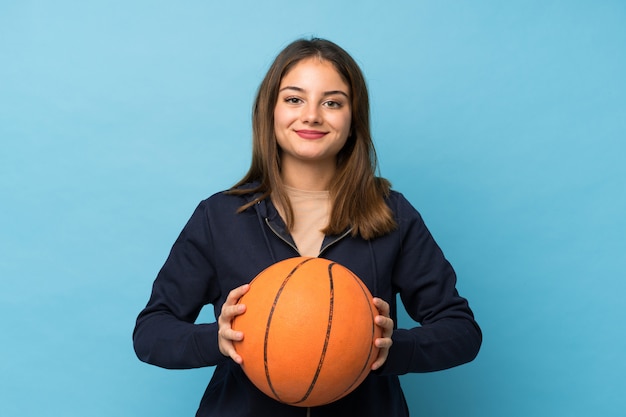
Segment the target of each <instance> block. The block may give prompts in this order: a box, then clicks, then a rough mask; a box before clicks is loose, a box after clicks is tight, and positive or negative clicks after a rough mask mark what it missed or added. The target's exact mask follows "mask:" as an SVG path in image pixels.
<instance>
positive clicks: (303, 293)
mask: <svg viewBox="0 0 626 417" xmlns="http://www.w3.org/2000/svg"><path fill="white" fill-rule="evenodd" d="M239 303H242V304H245V305H246V307H247V310H246V312H245V313H244V314H242V315H240V316H237V317H236V318H235V319H234V320H233V323H232V327H233V329H235V330H239V331H242V332H243V334H244V339H243V341H241V342H236V343H235V348H236V350H237V353H239V354H240V355H241V357H242V358H243V364H242V367H243V370H244V372H245V373H246V375H247V376H248V378H249V379H250V380H251V381H252V382H253V383H254V385H256V386H257V388H259V389H260V390H261V391H263V392H264V393H265V394H267V395H268V396H270V397H272V398H274V399H276V400H278V401H281V402H283V403H286V404H290V405H294V406H301V407H312V406H318V405H323V404H327V403H330V402H333V401H336V400H338V399H340V398H342V397H343V396H345V395H347V394H349V393H350V392H351V391H353V390H354V389H355V388H356V387H357V386H358V385H359V384H360V383H361V382H363V380H364V379H365V377H366V376H367V375H368V373H369V372H370V368H371V366H372V363H374V361H375V359H376V357H377V356H378V348H376V347H375V346H374V339H375V338H377V337H380V335H381V331H380V328H379V327H378V326H376V325H375V323H374V317H375V316H376V315H378V312H377V310H376V307H375V306H374V305H373V303H372V295H371V294H370V292H369V290H368V289H367V287H366V286H365V285H364V284H363V282H361V280H360V279H359V278H358V277H357V276H356V275H355V274H353V273H352V272H351V271H350V270H348V269H347V268H345V267H343V266H341V265H339V264H338V263H336V262H332V261H329V260H327V259H322V258H304V257H297V258H291V259H286V260H284V261H282V262H278V263H276V264H274V265H272V266H270V267H268V268H267V269H265V270H264V271H262V272H261V273H260V274H259V275H257V276H256V278H254V280H253V281H252V282H251V285H250V290H249V291H248V292H247V293H246V294H245V295H244V296H243V297H241V299H240V300H239Z"/></svg>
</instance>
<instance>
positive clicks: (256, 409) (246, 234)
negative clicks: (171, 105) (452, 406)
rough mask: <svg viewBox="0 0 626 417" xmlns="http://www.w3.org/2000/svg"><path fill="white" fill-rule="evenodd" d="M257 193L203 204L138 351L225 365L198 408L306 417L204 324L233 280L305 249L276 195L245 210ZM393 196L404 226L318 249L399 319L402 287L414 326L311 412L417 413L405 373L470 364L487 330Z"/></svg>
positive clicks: (166, 361) (165, 277)
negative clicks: (266, 387) (268, 392)
mask: <svg viewBox="0 0 626 417" xmlns="http://www.w3.org/2000/svg"><path fill="white" fill-rule="evenodd" d="M250 198H252V196H251V195H244V196H235V195H229V194H226V193H218V194H215V195H213V196H212V197H210V198H208V199H206V200H204V201H202V202H201V203H200V205H199V206H198V207H197V208H196V210H195V212H194V213H193V215H192V216H191V218H190V219H189V222H188V223H187V225H186V226H185V227H184V229H183V230H182V232H181V234H180V236H179V237H178V239H177V240H176V242H175V243H174V245H173V247H172V250H171V252H170V254H169V257H168V258H167V261H166V262H165V264H164V266H163V268H162V269H161V270H160V272H159V274H158V276H157V278H156V280H155V281H154V285H153V288H152V295H151V297H150V300H149V302H148V304H147V306H146V307H145V309H144V310H143V311H142V312H141V313H140V314H139V317H138V318H137V323H136V327H135V331H134V333H133V341H134V347H135V351H136V353H137V356H138V357H139V358H140V359H141V360H142V361H145V362H148V363H151V364H154V365H157V366H160V367H164V368H171V369H183V368H196V367H204V366H216V368H215V371H214V374H213V377H212V379H211V381H210V383H209V385H208V387H207V389H206V392H205V394H204V396H203V398H202V401H201V403H200V406H199V409H198V413H197V416H202V417H208V416H219V417H227V416H232V417H239V416H255V417H262V416H271V417H280V416H285V417H287V416H300V417H304V416H305V415H306V409H304V408H300V407H293V406H288V405H284V404H282V403H279V402H277V401H274V400H273V399H270V398H269V397H267V396H265V395H264V394H263V393H261V391H259V390H258V389H256V388H255V387H254V386H253V385H252V383H251V382H250V381H249V380H248V379H247V378H246V376H245V374H244V373H243V371H242V369H241V367H240V366H239V365H237V364H236V363H235V362H234V361H232V360H231V359H230V358H227V357H225V356H223V355H222V354H221V353H220V351H219V348H218V342H217V331H218V326H217V323H215V322H214V323H210V324H195V321H196V319H197V317H198V314H199V313H200V310H201V309H202V307H203V306H204V305H207V304H211V305H213V308H214V312H215V316H216V317H218V316H219V314H220V311H221V307H222V304H223V303H224V301H225V299H226V296H227V295H228V293H229V292H230V291H231V290H232V289H233V288H235V287H238V286H240V285H242V284H244V283H247V282H250V281H251V280H252V278H254V277H255V276H256V275H257V274H258V273H259V272H261V271H262V270H263V269H265V268H266V267H268V266H269V265H271V264H273V263H275V262H277V261H280V260H283V259H286V258H291V257H294V256H299V254H298V252H297V250H296V247H295V244H294V242H293V239H292V238H291V236H290V235H289V234H288V233H287V232H286V228H285V224H284V222H283V221H282V219H281V217H280V216H279V215H278V212H277V211H276V209H275V207H274V206H273V205H272V203H271V201H270V200H269V199H265V200H263V201H261V202H260V203H258V204H256V205H254V206H253V207H251V208H250V209H248V210H246V211H244V212H242V213H239V214H237V213H236V211H237V209H238V208H239V207H240V206H242V205H243V204H244V203H245V202H247V201H250ZM387 204H388V205H389V207H390V208H391V209H392V211H393V213H394V214H395V220H396V222H397V223H398V227H397V229H396V230H395V231H393V232H391V233H389V234H387V235H385V236H383V237H379V238H376V239H372V240H369V241H368V240H364V239H361V238H360V237H352V236H351V235H350V234H349V233H345V234H343V235H341V236H326V238H325V240H324V243H323V245H322V250H321V253H320V255H319V256H320V257H324V258H327V259H330V260H333V261H335V262H338V263H340V264H342V265H344V266H346V267H347V268H349V269H350V270H352V271H353V272H354V273H355V274H356V275H357V276H358V277H359V278H361V280H362V281H363V282H364V283H365V284H366V285H367V287H368V288H369V289H370V291H371V292H372V294H373V295H374V296H377V297H380V298H382V299H384V300H386V301H387V302H389V304H390V306H391V317H392V318H393V319H394V322H395V323H397V311H396V307H397V306H396V295H397V294H399V295H400V299H401V300H402V303H403V304H404V307H405V309H406V311H407V312H408V314H409V315H410V316H411V317H412V318H413V319H414V320H415V321H416V326H415V327H414V328H412V329H395V330H394V333H393V336H392V339H393V346H392V347H391V349H390V351H389V357H388V359H387V361H386V363H385V364H384V366H383V367H382V368H380V369H379V370H377V371H375V372H371V373H370V375H369V376H368V377H367V378H366V379H365V381H364V382H363V383H362V384H361V385H360V386H359V387H358V388H357V389H356V390H355V391H353V392H352V393H350V394H349V395H348V396H346V397H344V398H342V399H340V400H339V401H336V402H334V403H332V404H329V405H325V406H321V407H316V408H313V409H311V416H313V417H315V416H331V417H332V416H342V417H343V416H347V415H355V416H360V417H367V416H376V417H380V416H408V409H407V405H406V401H405V399H404V395H403V393H402V389H401V388H400V382H399V379H398V375H402V374H405V373H408V372H429V371H436V370H442V369H446V368H450V367H453V366H456V365H460V364H463V363H465V362H468V361H471V360H473V359H474V357H475V356H476V355H477V353H478V350H479V348H480V344H481V341H482V335H481V331H480V328H479V327H478V325H477V323H476V322H475V320H474V316H473V314H472V311H471V310H470V308H469V306H468V303H467V301H466V300H465V299H464V298H462V297H460V296H459V294H458V292H457V290H456V287H455V285H456V276H455V273H454V270H453V269H452V267H451V265H450V264H449V263H448V261H447V260H446V259H445V258H444V255H443V253H442V252H441V250H440V248H439V247H438V245H437V244H436V243H435V241H434V239H433V237H432V236H431V234H430V232H429V231H428V229H427V228H426V226H425V224H424V222H423V221H422V218H421V217H420V215H419V214H418V212H417V211H416V210H415V209H414V208H413V206H411V204H410V203H409V202H408V201H407V200H406V199H405V198H404V197H403V196H402V195H401V194H400V193H397V192H392V193H391V194H390V196H389V197H388V199H387Z"/></svg>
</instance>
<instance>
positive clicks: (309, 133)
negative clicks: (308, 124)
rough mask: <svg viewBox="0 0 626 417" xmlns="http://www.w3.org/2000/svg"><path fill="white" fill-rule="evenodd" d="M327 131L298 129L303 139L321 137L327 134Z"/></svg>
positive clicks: (298, 133) (297, 132)
mask: <svg viewBox="0 0 626 417" xmlns="http://www.w3.org/2000/svg"><path fill="white" fill-rule="evenodd" d="M326 133H327V132H320V131H319V130H296V134H297V135H298V136H300V137H301V138H302V139H321V138H323V137H324V136H326Z"/></svg>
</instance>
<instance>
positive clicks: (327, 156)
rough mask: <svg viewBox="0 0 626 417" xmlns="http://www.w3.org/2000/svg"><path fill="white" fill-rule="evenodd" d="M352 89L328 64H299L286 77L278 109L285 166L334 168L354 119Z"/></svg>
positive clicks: (315, 61) (276, 117)
mask: <svg viewBox="0 0 626 417" xmlns="http://www.w3.org/2000/svg"><path fill="white" fill-rule="evenodd" d="M350 103H351V101H350V88H349V86H348V85H347V84H346V83H345V81H344V80H343V78H341V76H340V75H339V73H338V72H337V70H335V67H334V66H333V65H332V64H331V63H330V62H328V61H324V60H320V59H319V58H317V57H312V58H307V59H304V60H302V61H300V62H299V63H297V64H296V65H295V66H294V67H293V68H292V69H291V70H290V71H289V72H288V73H287V74H285V75H284V76H283V79H282V80H281V83H280V87H279V94H278V100H277V102H276V107H275V108H274V131H275V134H276V140H277V142H278V146H280V148H281V149H282V151H283V152H282V156H281V158H282V161H281V162H282V164H283V166H284V165H285V164H290V163H293V162H307V163H309V162H316V163H320V164H329V165H328V166H330V167H334V166H335V164H336V157H337V153H338V152H339V151H340V150H341V148H343V146H344V144H345V143H346V140H347V138H348V135H349V134H350V126H351V121H352V120H351V119H352V111H351V104H350Z"/></svg>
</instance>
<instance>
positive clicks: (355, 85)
mask: <svg viewBox="0 0 626 417" xmlns="http://www.w3.org/2000/svg"><path fill="white" fill-rule="evenodd" d="M310 57H318V58H320V59H321V60H324V61H328V62H330V63H331V64H332V65H333V66H334V67H335V69H336V70H337V72H338V73H339V74H340V75H341V77H343V79H344V81H345V82H346V83H347V84H348V85H349V86H350V97H351V108H352V126H351V133H350V135H349V136H348V139H347V141H346V144H345V145H344V147H343V148H342V149H341V151H339V154H338V155H337V173H336V175H335V178H334V179H333V181H332V182H331V184H330V197H331V201H332V210H331V215H330V221H329V223H328V226H327V227H326V228H325V229H324V230H323V231H322V232H324V233H325V234H329V235H334V234H340V233H343V232H344V231H345V230H346V229H347V228H349V227H351V228H352V235H353V236H357V235H360V236H361V237H362V238H364V239H372V238H375V237H378V236H382V235H384V234H386V233H389V232H390V231H392V230H393V229H394V228H395V227H396V223H395V221H394V219H393V214H392V212H391V210H390V209H389V207H388V206H387V205H386V204H385V197H386V196H387V195H388V194H389V191H390V187H391V185H390V183H389V182H388V181H387V180H386V179H384V178H380V177H377V176H376V169H377V160H376V151H375V149H374V144H373V141H372V137H371V134H370V115H369V111H370V110H369V95H368V92H367V85H366V83H365V78H364V77H363V74H362V72H361V69H360V68H359V66H358V64H357V63H356V62H355V61H354V59H353V58H352V57H351V56H350V55H349V54H348V53H347V52H346V51H345V50H343V49H342V48H341V47H340V46H338V45H336V44H335V43H333V42H330V41H328V40H325V39H319V38H313V39H311V40H306V39H300V40H297V41H295V42H292V43H291V44H289V45H288V46H287V47H286V48H285V49H283V50H282V51H281V52H280V53H279V54H278V56H277V57H276V59H275V60H274V62H273V64H272V65H271V67H270V69H269V70H268V72H267V74H266V75H265V78H264V79H263V81H262V82H261V85H260V87H259V90H258V92H257V96H256V100H255V102H254V107H253V112H252V163H251V165H250V169H249V170H248V173H247V174H246V175H245V176H244V177H243V178H242V179H241V180H240V181H239V182H238V183H237V184H235V185H234V186H233V187H232V188H231V189H230V190H229V193H231V194H238V195H241V194H249V193H260V195H259V196H258V197H257V198H256V199H255V200H253V201H251V202H249V203H248V204H246V205H244V206H242V207H240V209H239V211H240V212H241V211H244V210H246V209H247V208H249V207H250V206H252V205H254V204H255V203H256V202H257V201H260V200H263V199H265V198H267V197H269V196H270V195H271V196H272V199H275V200H276V202H277V204H279V205H280V206H281V207H283V209H284V211H285V216H286V217H287V218H286V219H285V223H286V224H287V227H288V228H289V229H290V230H291V228H292V227H293V210H292V208H291V204H290V203H289V198H288V197H287V195H286V192H285V189H284V184H283V181H282V179H281V176H280V149H279V147H278V144H277V142H276V137H275V133H274V108H275V107H276V101H277V100H278V90H279V87H280V82H281V81H282V78H283V77H284V76H285V75H286V74H287V73H288V72H289V71H290V70H291V69H292V68H293V67H294V66H295V65H296V64H297V63H298V62H300V61H302V60H303V59H305V58H310ZM253 181H258V182H259V184H258V186H257V187H255V188H245V187H241V186H242V185H244V184H247V183H250V182H253Z"/></svg>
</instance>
